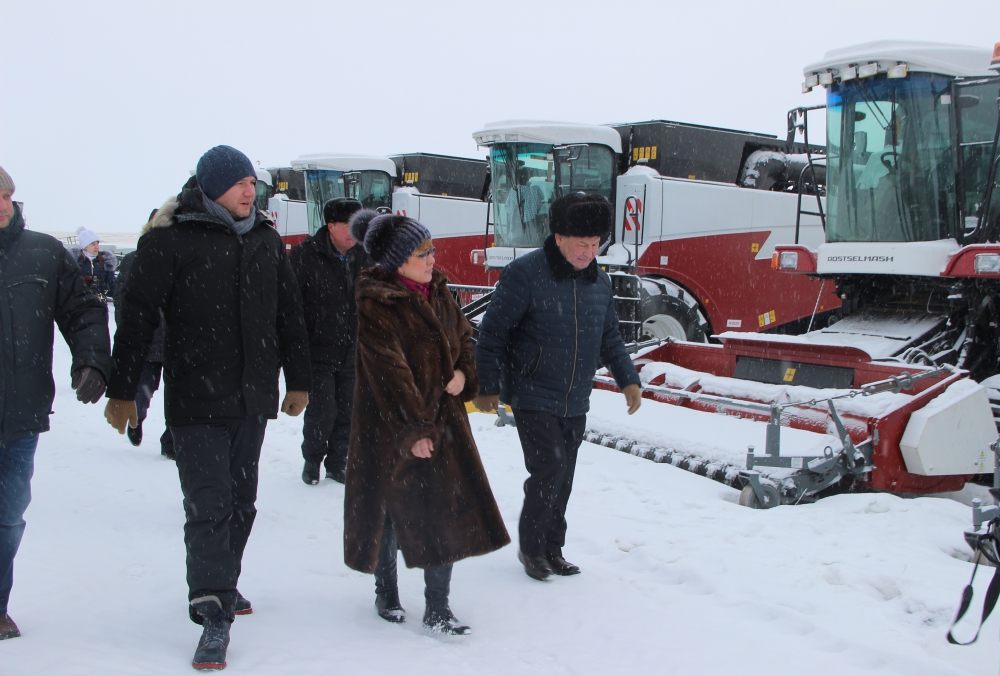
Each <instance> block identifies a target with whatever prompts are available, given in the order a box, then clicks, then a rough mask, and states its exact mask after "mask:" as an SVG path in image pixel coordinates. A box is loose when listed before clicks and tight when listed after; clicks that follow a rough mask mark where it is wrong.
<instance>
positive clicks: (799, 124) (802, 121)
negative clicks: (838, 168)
mask: <svg viewBox="0 0 1000 676" xmlns="http://www.w3.org/2000/svg"><path fill="white" fill-rule="evenodd" d="M825 109H826V106H825V105H822V106H809V107H807V108H793V109H792V110H790V111H788V137H787V139H786V140H787V141H788V143H789V144H792V143H794V142H795V135H796V133H797V132H798V131H801V132H802V141H803V143H804V144H805V147H806V166H804V167H802V171H800V172H799V177H798V181H797V186H796V188H797V190H796V191H797V193H798V202H797V206H796V210H795V243H796V244H798V243H799V229H800V227H801V225H802V216H803V215H805V216H817V217H819V220H820V223H821V224H822V226H823V231H824V232H826V214H825V213H824V211H823V200H822V197H823V195H824V194H825V192H826V191H825V190H824V188H823V186H821V185H820V183H819V181H817V180H816V167H823V168H824V169H825V168H826V164H825V163H824V164H819V163H816V162H813V154H812V152H811V151H810V145H809V116H808V113H809V111H810V110H825ZM820 159H822V160H825V159H826V158H825V157H823V158H817V160H820ZM807 175H808V177H809V178H808V180H807V178H806V177H807ZM810 187H811V188H812V193H813V195H814V196H815V197H816V211H808V210H806V209H803V208H802V197H803V195H805V194H807V191H806V188H810Z"/></svg>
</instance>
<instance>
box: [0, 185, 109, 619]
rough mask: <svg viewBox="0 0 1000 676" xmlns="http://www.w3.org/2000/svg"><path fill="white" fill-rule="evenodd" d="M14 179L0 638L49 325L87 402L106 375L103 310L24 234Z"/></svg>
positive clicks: (6, 239)
mask: <svg viewBox="0 0 1000 676" xmlns="http://www.w3.org/2000/svg"><path fill="white" fill-rule="evenodd" d="M13 195H14V181H13V180H11V178H10V175H9V174H8V173H7V172H5V171H4V170H3V169H2V168H0V289H2V290H3V291H2V293H0V369H2V372H0V374H2V377H0V639H6V638H14V637H16V636H20V635H21V633H20V631H19V630H18V628H17V625H16V624H14V620H12V619H11V618H10V616H9V615H8V614H7V603H8V601H9V600H10V591H11V587H13V584H14V556H15V555H16V554H17V549H18V546H19V545H20V543H21V536H22V535H23V534H24V510H26V509H27V508H28V503H29V502H30V501H31V474H32V472H33V470H34V461H35V448H36V446H37V445H38V434H39V433H40V432H45V431H47V430H48V429H49V413H51V407H52V400H53V399H54V397H55V383H54V382H53V380H52V340H53V331H52V326H53V322H55V324H57V325H58V326H59V331H60V333H62V335H63V338H65V339H66V343H67V344H68V345H69V348H70V351H71V352H72V353H73V367H72V374H73V376H72V387H73V389H74V390H76V395H77V399H79V400H80V401H82V402H84V403H90V404H94V403H97V400H99V399H100V398H101V395H102V394H104V383H105V377H106V375H107V374H109V373H110V372H111V355H110V352H111V341H110V339H109V338H108V309H107V307H106V306H105V305H104V303H102V302H101V300H100V299H99V298H98V297H97V296H96V295H95V294H93V293H88V292H87V289H86V287H85V285H84V282H83V275H81V274H80V268H78V267H77V265H76V263H74V262H73V258H72V257H71V256H70V255H69V252H67V251H66V249H65V248H64V247H63V245H62V244H61V243H60V242H59V241H58V240H56V239H54V238H52V237H50V236H49V235H45V234H42V233H40V232H32V231H31V230H25V228H24V218H23V217H22V216H21V208H20V205H19V204H17V203H15V202H14V201H13V199H12V197H13Z"/></svg>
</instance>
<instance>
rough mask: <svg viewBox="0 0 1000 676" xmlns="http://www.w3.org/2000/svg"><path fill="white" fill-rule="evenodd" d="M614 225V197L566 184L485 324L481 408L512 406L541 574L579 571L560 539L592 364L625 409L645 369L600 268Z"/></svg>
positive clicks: (527, 516) (531, 557) (530, 568)
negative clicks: (540, 240) (628, 342)
mask: <svg viewBox="0 0 1000 676" xmlns="http://www.w3.org/2000/svg"><path fill="white" fill-rule="evenodd" d="M610 225H611V205H610V204H608V201H607V200H606V199H604V198H603V197H600V196H599V195H588V194H585V193H570V194H569V195H564V196H563V197H560V198H559V199H557V200H556V201H555V202H553V203H552V206H551V207H550V209H549V229H550V230H551V231H552V233H553V234H552V235H550V236H549V238H548V239H547V240H546V241H545V245H544V246H543V247H542V249H540V250H538V251H533V252H531V253H530V254H527V255H525V256H522V257H520V258H517V259H515V260H514V261H513V262H512V263H510V264H509V265H507V267H505V268H504V270H503V272H502V273H501V274H500V281H499V282H498V283H497V287H496V291H494V293H493V299H492V301H491V302H490V304H489V306H488V307H487V309H486V314H485V315H484V317H483V321H482V323H481V324H480V326H479V341H478V343H477V344H476V366H477V368H478V371H479V396H478V397H476V407H477V408H479V410H481V411H492V410H495V409H496V407H497V405H498V403H499V401H500V400H502V401H503V402H504V403H506V404H510V406H511V408H512V409H513V412H514V420H515V422H516V423H517V434H518V437H519V438H520V440H521V450H522V451H523V452H524V464H525V466H526V467H527V469H528V472H529V474H530V476H529V477H528V480H527V481H525V482H524V506H523V507H522V509H521V520H520V523H519V528H518V531H519V537H520V546H521V547H520V551H519V552H518V558H519V559H520V561H521V563H522V564H523V565H524V569H525V572H526V573H527V574H528V575H529V576H531V577H533V578H535V579H537V580H547V579H548V578H549V576H550V575H551V574H553V573H555V574H556V575H575V574H576V573H579V572H580V569H579V568H578V567H576V566H574V565H573V564H571V563H569V562H568V561H566V559H564V558H563V555H562V548H563V546H564V545H565V543H566V505H567V504H568V503H569V495H570V492H571V491H572V489H573V474H574V472H575V470H576V456H577V451H578V450H579V448H580V444H581V443H582V441H583V432H584V430H585V428H586V424H587V411H588V410H590V393H591V391H592V389H593V385H594V383H593V378H594V373H595V372H596V371H597V369H598V368H600V367H601V366H606V367H607V368H608V369H609V370H610V371H611V373H612V375H613V376H614V378H615V381H616V382H617V383H618V387H620V388H621V389H622V392H623V393H624V394H625V399H626V401H627V402H628V407H629V410H628V412H629V414H632V413H634V412H635V411H636V410H638V408H639V405H640V403H641V401H642V399H641V390H640V380H639V374H638V373H637V372H636V370H635V366H633V364H632V360H631V359H630V358H629V355H628V352H627V351H626V349H625V344H624V342H623V341H622V337H621V334H620V333H619V331H618V316H617V315H616V314H615V301H614V294H613V293H612V290H611V279H610V277H608V274H607V273H606V272H604V271H603V270H601V269H600V268H598V267H597V260H596V256H597V251H598V249H599V247H600V243H601V238H602V237H603V236H604V235H605V234H607V232H608V229H609V227H610Z"/></svg>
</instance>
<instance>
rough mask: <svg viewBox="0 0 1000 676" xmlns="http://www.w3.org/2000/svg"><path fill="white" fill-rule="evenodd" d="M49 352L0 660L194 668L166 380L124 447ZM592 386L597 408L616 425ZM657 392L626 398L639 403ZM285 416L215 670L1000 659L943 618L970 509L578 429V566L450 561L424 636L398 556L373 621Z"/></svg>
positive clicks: (487, 447) (958, 574)
mask: <svg viewBox="0 0 1000 676" xmlns="http://www.w3.org/2000/svg"><path fill="white" fill-rule="evenodd" d="M67 371H68V356H67V350H66V348H65V345H63V344H62V341H61V340H58V339H57V346H56V372H57V385H58V387H59V388H60V393H59V395H58V397H57V399H56V402H55V406H54V409H55V415H54V416H53V418H52V421H53V431H52V432H49V433H47V434H45V435H43V436H42V440H41V442H40V444H39V449H38V454H37V462H36V472H35V480H34V482H33V488H34V501H33V502H32V505H31V507H30V508H29V510H28V513H27V521H28V528H27V532H26V534H25V538H24V542H23V544H22V547H21V551H20V553H19V555H18V558H17V561H16V568H15V587H14V593H13V597H12V599H11V606H10V612H11V614H12V616H13V617H14V618H15V619H16V620H17V622H18V623H19V624H20V626H21V629H22V632H23V634H24V636H23V637H22V638H19V639H15V640H10V641H3V642H0V674H2V675H3V676H23V675H26V674H46V675H47V676H56V675H63V674H95V673H100V674H130V675H134V674H143V675H144V674H189V673H191V667H190V666H189V664H190V662H189V660H190V658H191V655H192V653H193V650H194V646H195V643H196V641H197V638H198V636H199V634H200V628H199V627H197V626H196V625H194V624H192V623H191V622H190V621H189V620H188V619H187V608H186V587H185V582H184V548H183V542H182V531H181V527H182V524H183V513H182V508H181V494H180V488H179V487H178V482H177V474H176V471H175V469H174V466H173V463H171V462H169V461H166V460H164V459H162V458H161V457H160V455H159V453H158V447H157V437H158V435H159V432H160V431H161V429H162V410H161V408H160V403H161V399H160V398H159V397H157V398H156V399H155V400H154V405H153V409H152V411H151V416H150V418H149V420H147V422H146V427H145V431H146V436H147V440H146V442H145V443H144V444H143V446H142V447H140V448H138V449H134V448H132V447H131V446H130V445H129V444H128V442H127V441H126V440H125V438H124V437H120V436H118V435H117V434H116V433H115V432H114V431H113V430H111V428H109V427H108V426H107V425H106V423H105V422H104V420H103V417H102V416H101V411H102V410H103V403H102V404H101V405H99V406H86V407H85V406H83V405H81V404H78V403H77V402H76V401H75V399H74V398H73V396H72V393H71V392H70V391H69V389H68V381H69V376H68V373H67ZM608 396H610V395H605V399H604V400H603V401H602V402H601V405H600V407H599V408H600V409H601V410H600V417H601V418H603V419H605V420H607V421H608V422H614V421H615V420H616V419H617V421H618V424H622V425H625V424H627V417H625V416H624V415H623V413H624V408H625V407H624V402H623V401H622V402H619V401H617V399H615V398H607V397H608ZM617 398H618V399H620V395H619V396H618V397H617ZM663 406H664V405H662V404H656V403H655V402H650V401H646V402H644V404H643V409H642V411H641V413H642V414H643V419H644V420H647V419H650V418H651V417H653V416H655V415H658V414H657V413H654V412H655V411H657V410H658V409H657V407H663ZM616 407H618V408H617V411H618V413H617V414H616V413H615V411H616ZM659 414H663V415H664V418H663V420H664V421H666V420H667V417H666V414H664V409H660V410H659ZM596 417H597V416H596V415H595V418H596ZM718 419H719V418H716V417H709V418H707V420H706V422H704V423H703V429H704V430H708V429H711V428H712V426H713V425H715V424H717V423H715V421H716V420H718ZM494 420H495V418H494V417H493V416H485V415H482V414H476V415H473V416H472V423H473V427H474V429H475V432H476V438H477V439H478V442H479V444H480V450H481V452H482V455H483V459H484V461H485V464H486V468H487V470H488V472H489V475H490V479H491V481H492V484H493V489H494V491H495V493H496V496H497V499H498V501H499V503H500V507H501V510H502V512H503V515H504V518H505V520H506V522H507V525H508V528H509V529H510V531H511V534H512V536H514V537H515V539H516V529H517V517H518V513H519V510H520V504H521V483H522V481H523V480H524V478H525V475H526V474H525V470H524V467H523V464H522V459H521V452H520V447H519V445H518V442H517V434H516V431H515V430H513V429H510V428H503V429H500V428H496V427H494V426H493V421H494ZM675 424H680V423H675ZM300 426H301V419H290V418H287V417H284V416H283V417H282V419H280V420H278V421H276V422H272V423H271V425H270V426H269V428H268V433H267V438H266V440H265V442H264V450H263V457H262V460H261V465H262V468H261V481H260V498H259V501H258V504H257V506H258V510H259V514H258V517H257V522H256V525H255V528H254V532H253V535H252V537H251V539H250V544H249V546H248V548H247V553H246V557H245V560H244V573H243V578H242V580H241V584H240V589H241V591H243V592H244V593H245V594H246V595H247V596H248V597H249V598H250V599H251V600H252V601H253V603H254V608H255V613H254V614H253V615H250V616H247V617H241V618H238V619H237V620H236V623H235V625H234V627H233V632H232V636H233V639H232V645H231V647H230V652H229V668H228V669H227V672H229V673H239V674H254V675H264V674H266V675H268V676H270V675H277V674H290V675H291V674H294V675H296V676H309V675H312V674H317V675H318V674H324V675H325V674H391V673H396V674H402V673H405V674H435V675H448V674H456V675H457V674H463V675H465V674H602V675H607V674H624V673H628V674H657V675H667V674H676V675H698V676H701V675H710V674H726V675H729V674H748V675H755V674H761V675H765V674H766V675H768V676H770V675H773V674H810V676H817V675H825V674H830V675H834V674H836V675H838V676H841V675H843V674H862V673H875V674H906V675H907V676H916V675H928V676H931V675H933V676H941V675H950V674H955V675H957V674H996V673H997V666H998V663H1000V646H998V643H997V630H998V623H997V620H996V618H994V619H991V620H990V621H989V622H988V623H987V627H986V629H985V630H984V632H983V638H982V639H981V640H980V642H979V643H978V644H977V645H975V646H973V647H970V648H959V647H955V646H950V645H948V644H947V643H946V642H945V638H944V636H945V631H946V630H947V627H948V625H949V623H950V621H951V619H952V617H953V615H954V612H955V608H956V604H957V602H958V598H959V594H960V592H961V590H962V587H963V585H964V584H965V583H966V581H967V580H968V576H969V574H970V572H971V564H969V563H967V562H965V561H963V560H962V559H963V558H967V557H968V554H969V552H968V550H967V548H966V547H965V544H964V543H963V540H962V531H963V529H964V528H966V526H967V525H968V524H969V518H970V510H969V508H968V507H966V506H963V505H961V504H959V503H957V502H954V501H952V500H942V499H934V498H922V499H915V500H904V499H900V498H897V497H894V496H891V495H844V496H839V497H834V498H829V499H826V500H822V501H820V502H819V503H817V504H814V505H803V506H797V507H778V508H776V509H773V510H770V511H753V510H750V509H746V508H742V507H739V506H738V505H737V504H736V495H737V494H736V491H734V490H732V489H729V488H726V487H725V486H722V485H720V484H717V483H714V482H711V481H708V480H707V479H704V478H701V477H698V476H695V475H692V474H689V473H687V472H684V471H682V470H679V469H677V468H675V467H672V466H670V465H666V464H655V463H652V462H649V461H647V460H641V459H638V458H635V457H632V456H629V455H626V454H624V453H618V452H615V451H612V450H609V449H607V448H602V447H599V446H595V445H592V444H586V443H585V444H584V445H583V448H582V449H581V453H580V464H579V468H578V471H577V480H576V488H575V490H574V493H573V498H572V500H571V502H570V507H569V515H568V516H569V522H570V530H569V538H568V543H567V547H566V554H567V557H568V558H569V559H570V560H571V561H573V562H574V563H577V564H579V565H580V566H581V568H582V569H583V574H582V575H579V576H577V577H572V578H560V579H556V580H554V581H552V582H549V583H544V584H543V583H539V582H535V581H533V580H531V579H529V578H528V577H526V576H525V575H524V573H523V572H522V569H521V567H520V565H519V564H518V563H517V560H516V550H515V546H509V547H507V548H505V549H503V550H501V551H499V552H496V553H494V554H491V555H489V556H485V557H481V558H477V559H473V560H468V561H463V562H461V563H459V564H458V565H456V567H455V575H454V581H453V588H452V608H453V609H454V611H455V613H456V614H457V615H458V617H459V618H460V619H461V620H463V621H465V622H467V623H469V624H470V625H471V626H472V627H473V630H474V634H473V635H472V636H470V637H466V638H441V637H438V636H431V635H427V634H425V633H423V632H422V631H421V629H420V623H419V618H420V616H421V615H422V612H423V598H422V580H421V576H420V572H419V571H415V570H403V571H402V573H401V580H400V584H401V594H402V600H403V605H404V606H405V607H406V609H407V610H408V611H409V614H410V621H408V622H407V623H406V624H404V625H401V626H399V625H390V624H388V623H386V622H384V621H382V620H380V619H379V618H378V617H377V616H376V615H375V611H374V609H373V607H372V604H373V601H374V589H373V581H372V578H371V576H366V575H362V574H359V573H356V572H353V571H351V570H349V569H347V568H346V567H345V566H344V564H343V563H342V561H343V556H342V545H341V536H342V531H341V528H342V508H343V506H342V501H343V487H342V486H340V485H339V484H335V483H333V482H331V481H324V482H323V483H321V484H320V485H319V486H318V487H308V486H306V485H304V484H303V483H302V482H301V481H300V479H299V473H300V471H301V460H300V455H299V443H300ZM684 434H686V435H689V436H691V437H692V438H695V439H697V438H698V436H699V430H698V429H697V428H694V429H688V430H685V431H684ZM991 573H992V571H991V570H990V569H985V570H984V571H982V572H981V575H980V579H979V580H978V583H977V587H978V589H979V593H978V594H977V599H976V601H975V602H974V608H973V611H972V612H971V613H970V615H974V616H976V617H978V613H979V607H980V606H979V603H980V602H981V601H980V600H981V598H982V592H983V590H984V589H985V584H986V582H987V581H988V579H989V575H990V574H991ZM969 628H971V627H966V629H969Z"/></svg>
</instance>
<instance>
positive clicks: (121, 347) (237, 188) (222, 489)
mask: <svg viewBox="0 0 1000 676" xmlns="http://www.w3.org/2000/svg"><path fill="white" fill-rule="evenodd" d="M255 183H256V172H255V171H254V168H253V165H252V164H251V163H250V160H249V159H247V157H246V155H244V154H243V153H241V152H240V151H238V150H236V149H235V148H231V147H229V146H216V147H215V148H212V149H211V150H209V151H208V152H207V153H205V154H204V155H203V156H202V158H201V159H200V160H199V161H198V166H197V169H196V173H195V176H193V177H192V178H191V179H190V180H189V181H188V182H187V183H186V184H185V185H184V188H183V190H181V193H180V194H179V195H178V196H177V197H176V198H172V199H171V200H169V201H168V202H167V203H166V204H164V205H163V206H162V207H161V208H160V210H159V211H158V212H157V214H156V216H155V217H154V218H153V224H152V227H151V228H150V230H149V232H148V233H147V234H146V236H145V237H143V238H142V240H141V241H140V242H139V247H138V249H137V250H136V256H135V260H134V261H133V262H132V266H131V270H130V272H129V280H128V284H127V286H126V289H125V295H124V305H123V306H122V319H121V323H120V324H119V325H118V330H117V332H116V333H115V347H114V353H113V357H114V363H115V370H114V373H113V374H112V376H111V380H110V382H109V388H108V397H109V401H108V406H107V409H106V410H105V413H104V415H105V417H106V418H107V419H108V422H109V423H110V424H111V425H112V426H113V427H114V428H115V429H117V430H118V431H119V433H122V434H124V432H125V427H126V425H131V426H132V427H134V426H135V425H136V423H137V414H136V406H135V395H136V389H137V388H138V386H139V381H140V377H141V374H142V370H143V364H144V362H145V360H146V355H147V354H148V352H149V347H150V343H151V342H152V339H153V334H154V333H155V332H156V328H157V326H159V324H160V311H161V310H162V311H163V317H164V320H165V322H166V335H165V339H164V345H163V372H164V385H165V387H164V397H163V399H164V410H165V415H166V419H167V424H168V425H169V426H170V432H171V434H172V435H173V438H174V451H175V453H176V456H177V470H178V474H179V475H180V480H181V490H182V491H183V493H184V511H185V514H186V516H187V522H186V524H185V526H184V544H185V545H186V547H187V571H188V573H187V579H188V588H189V595H188V599H189V601H190V605H189V611H190V615H191V619H192V620H193V621H195V622H197V623H199V624H202V625H203V626H204V633H203V635H202V638H201V641H200V642H199V644H198V649H197V651H196V652H195V659H194V661H193V664H194V666H195V667H196V668H221V667H222V666H225V658H226V647H227V646H228V644H229V625H230V623H231V622H232V620H233V616H234V614H235V613H236V612H240V613H241V614H243V613H246V612H250V610H251V609H250V604H249V602H248V601H246V600H245V599H244V598H243V597H241V596H240V595H239V592H238V591H237V589H236V583H237V580H238V579H239V575H240V564H241V561H242V558H243V550H244V548H245V546H246V543H247V539H248V538H249V536H250V529H251V527H252V525H253V521H254V517H255V516H256V513H257V511H256V509H255V508H254V502H255V501H256V499H257V471H258V461H259V459H260V448H261V443H262V442H263V440H264V429H265V427H266V424H267V420H268V419H269V418H275V417H276V416H277V412H278V375H279V372H280V371H281V369H284V371H285V384H286V389H287V391H288V393H287V395H286V396H285V400H284V401H283V402H282V405H281V410H282V411H283V412H285V413H287V414H289V415H293V416H294V415H298V414H299V413H301V412H302V410H303V409H304V408H305V407H306V404H307V403H308V394H307V392H308V390H309V344H308V340H309V338H308V335H307V334H306V329H305V324H304V322H303V321H302V302H301V300H300V298H299V289H298V285H297V284H296V282H295V275H294V273H293V272H292V268H291V265H289V263H288V258H287V256H286V255H285V252H284V245H283V244H282V242H281V237H280V236H279V235H278V233H277V232H276V231H275V230H274V228H273V227H272V224H271V222H270V221H269V220H268V219H267V217H266V216H264V215H263V214H261V213H260V212H258V211H257V210H256V208H255V207H254V191H255V188H254V185H255Z"/></svg>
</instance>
